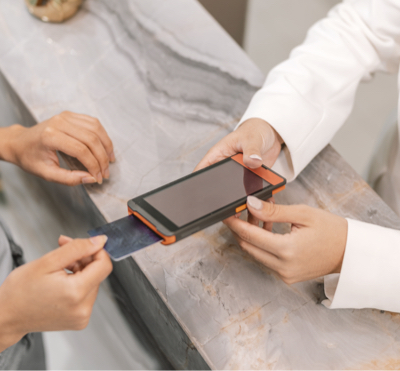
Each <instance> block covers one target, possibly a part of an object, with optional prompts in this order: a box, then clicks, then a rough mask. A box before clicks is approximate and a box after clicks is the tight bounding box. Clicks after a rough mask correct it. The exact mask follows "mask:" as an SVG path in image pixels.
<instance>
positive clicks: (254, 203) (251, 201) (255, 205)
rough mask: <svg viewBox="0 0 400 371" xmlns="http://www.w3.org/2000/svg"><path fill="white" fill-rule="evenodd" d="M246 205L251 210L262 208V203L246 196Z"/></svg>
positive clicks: (255, 198)
mask: <svg viewBox="0 0 400 371" xmlns="http://www.w3.org/2000/svg"><path fill="white" fill-rule="evenodd" d="M247 205H249V206H251V207H252V208H253V209H256V210H261V209H262V207H263V204H262V202H261V201H260V200H259V199H258V198H257V197H254V196H247Z"/></svg>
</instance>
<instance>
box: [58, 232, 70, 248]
mask: <svg viewBox="0 0 400 371" xmlns="http://www.w3.org/2000/svg"><path fill="white" fill-rule="evenodd" d="M71 241H72V238H71V237H68V236H64V235H63V234H61V235H60V237H59V238H58V244H59V245H60V246H61V245H65V244H66V243H68V242H71Z"/></svg>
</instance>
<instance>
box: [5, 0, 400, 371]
mask: <svg viewBox="0 0 400 371" xmlns="http://www.w3.org/2000/svg"><path fill="white" fill-rule="evenodd" d="M0 34H1V37H0V70H1V72H2V73H3V74H4V75H5V77H6V78H7V80H8V81H9V83H10V85H11V86H12V88H13V89H14V90H15V92H16V93H17V94H18V95H19V97H20V98H21V99H22V101H23V102H24V103H25V105H26V107H27V108H28V109H29V111H30V112H31V113H32V115H33V117H34V118H35V119H36V120H37V121H42V120H44V119H46V118H48V117H50V116H52V115H53V114H56V113H59V112H60V111H61V110H66V109H68V110H71V111H76V112H81V113H86V114H90V115H93V116H96V117H98V118H99V119H100V121H101V122H102V123H103V125H104V126H105V127H106V129H107V131H108V132H109V134H110V136H111V138H112V139H113V141H114V144H115V149H116V156H117V162H116V163H115V165H112V166H111V168H110V170H111V178H110V181H108V182H105V184H103V185H102V186H89V187H87V188H86V190H87V192H88V194H89V196H90V198H91V200H92V201H93V202H94V204H95V206H96V207H97V209H98V210H99V211H100V213H101V214H102V215H103V216H104V217H105V219H106V220H108V221H112V220H115V219H117V218H119V217H122V216H124V215H126V213H127V212H126V202H127V201H128V199H130V198H132V197H135V196H137V195H139V194H141V193H143V192H146V191H148V190H150V189H153V188H155V187H157V186H160V185H162V184H165V183H167V182H169V181H171V180H174V179H176V178H178V177H180V176H182V175H185V174H188V173H189V172H191V171H192V169H193V168H194V166H195V165H196V163H197V162H198V161H199V160H200V159H201V158H202V156H203V155H204V154H205V152H206V151H207V149H208V148H210V147H211V146H212V145H213V144H214V143H216V142H217V141H218V140H219V139H220V138H222V137H223V136H224V135H226V134H227V133H228V132H229V131H230V130H232V128H233V127H234V125H235V123H236V122H237V121H238V119H239V118H240V116H241V114H242V113H243V112H244V110H245V108H246V106H247V104H248V102H249V100H250V98H251V96H252V94H253V93H254V92H255V90H256V88H257V86H260V85H261V84H262V82H263V76H262V75H261V73H260V72H259V71H258V69H257V68H256V67H255V66H254V65H253V63H252V62H251V61H250V60H249V59H248V58H247V56H246V55H245V54H244V53H243V51H242V50H241V49H240V48H239V47H238V46H237V45H236V44H235V43H234V42H233V41H232V40H231V39H230V38H229V36H228V35H227V34H226V33H225V32H224V31H223V30H222V29H221V28H220V27H219V26H218V25H217V24H216V22H215V21H214V20H213V19H212V18H211V17H210V16H209V15H208V14H207V13H206V12H205V11H204V10H203V9H202V8H201V6H200V5H199V4H198V3H197V2H196V1H194V0H168V1H163V0H108V1H107V0H87V1H86V2H85V3H84V6H83V9H82V10H81V11H80V12H79V13H78V15H77V16H76V17H74V18H73V19H71V20H70V21H68V22H66V23H64V24H62V25H52V24H44V23H41V22H39V21H38V20H36V19H34V18H32V17H31V16H30V15H29V14H28V13H27V11H26V10H25V8H24V6H23V2H22V1H16V0H13V1H9V0H8V1H5V0H3V1H2V2H0ZM6 124H10V123H6ZM277 199H278V202H282V203H300V202H304V203H307V204H310V205H313V206H318V207H322V208H326V209H329V210H331V211H333V212H336V213H338V214H340V215H344V216H351V217H355V218H358V219H361V220H366V221H370V222H372V223H377V224H381V225H386V226H390V227H394V228H399V227H400V221H399V219H398V218H397V217H396V216H395V214H394V213H393V212H392V211H391V210H390V209H389V208H388V207H387V206H386V205H385V204H384V203H383V202H382V201H381V200H380V199H379V197H377V196H376V195H375V194H374V192H373V191H372V190H371V189H370V188H369V187H368V186H367V185H366V184H365V182H363V180H362V179H361V178H360V177H359V176H358V175H357V174H356V173H355V172H354V171H353V170H352V169H351V168H350V167H349V166H348V165H346V163H345V162H344V161H343V160H342V159H341V158H340V156H339V155H337V153H336V152H335V151H333V150H332V148H330V147H327V148H326V149H325V150H324V151H322V152H321V154H320V155H319V156H317V158H316V159H315V160H314V161H313V162H312V163H311V164H310V165H309V166H308V167H307V168H306V169H305V171H304V172H303V173H302V174H301V176H300V177H299V178H298V179H297V180H296V181H295V182H293V183H291V184H290V185H289V186H288V188H287V190H285V192H284V193H282V194H280V195H279V196H278V197H277ZM133 259H134V260H135V262H136V264H137V266H138V267H139V268H140V270H141V271H142V272H143V273H144V275H145V277H146V278H147V280H148V282H149V283H150V284H151V285H152V287H153V288H154V289H155V292H156V293H157V295H158V296H159V298H160V300H162V302H163V303H164V304H165V308H166V309H167V310H168V311H169V314H171V315H172V316H173V317H174V318H175V320H176V321H177V323H178V324H179V326H180V329H181V330H182V331H183V333H184V334H185V336H187V337H188V338H189V339H190V341H191V343H193V345H194V346H195V347H196V349H197V351H198V352H199V354H200V355H201V356H202V358H203V360H204V361H205V362H206V363H207V364H208V365H209V367H210V368H213V369H227V368H230V369H233V368H240V369H346V368H352V369H355V368H360V369H365V368H379V369H380V368H389V367H397V366H399V365H400V363H399V362H400V361H399V354H400V353H399V351H400V317H399V316H398V315H394V314H390V313H381V312H380V311H376V310H368V309H366V310H328V309H326V308H325V307H323V306H322V305H321V304H320V302H321V300H322V299H323V287H322V286H321V284H319V283H318V282H316V281H309V282H305V283H301V284H296V285H292V286H287V285H285V284H284V283H282V282H281V281H280V280H278V279H276V278H275V277H274V275H273V274H271V272H269V271H268V270H267V269H266V268H264V267H262V266H261V265H259V264H258V263H256V262H255V261H254V260H253V259H251V258H249V257H248V256H247V255H245V254H244V253H242V252H241V251H240V250H239V249H238V247H237V246H236V244H235V242H234V239H233V238H232V236H231V235H230V233H229V231H228V230H227V229H226V228H225V227H224V226H223V225H222V224H217V225H215V226H213V227H210V228H208V229H206V230H204V231H202V232H199V233H197V234H195V235H194V236H192V237H190V238H187V239H185V240H183V241H181V242H179V243H176V244H174V245H170V246H164V245H161V244H156V245H153V246H150V247H148V248H146V249H144V250H142V251H140V252H138V253H136V254H135V255H134V256H133ZM128 283H129V282H128ZM149 310H150V309H149ZM160 313H161V312H160ZM173 336H174V335H173V334H172V333H171V337H173ZM173 341H174V339H171V342H173ZM181 343H182V342H181ZM177 344H178V345H177V347H179V346H180V345H179V344H180V343H179V342H177ZM186 345H187V344H183V343H182V346H186ZM183 350H184V349H183ZM186 351H187V350H186ZM186 365H187V367H190V366H191V364H190V363H188V364H186Z"/></svg>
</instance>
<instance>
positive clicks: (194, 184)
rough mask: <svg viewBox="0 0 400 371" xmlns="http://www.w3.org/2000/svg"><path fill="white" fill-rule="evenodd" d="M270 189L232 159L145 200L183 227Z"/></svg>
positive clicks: (265, 182)
mask: <svg viewBox="0 0 400 371" xmlns="http://www.w3.org/2000/svg"><path fill="white" fill-rule="evenodd" d="M268 186H270V183H268V182H267V181H266V180H264V179H262V178H261V177H259V176H258V175H257V174H254V173H253V172H252V171H250V170H248V169H246V168H245V167H243V166H241V165H240V164H238V163H237V162H236V161H234V160H231V159H229V160H228V161H226V162H222V163H221V164H220V165H217V166H214V167H210V168H208V169H207V170H206V171H200V172H198V173H197V172H196V173H193V174H192V175H191V176H190V177H188V178H186V179H184V180H182V181H180V182H178V183H175V184H173V185H171V186H167V187H163V188H162V189H160V190H157V191H156V192H154V193H151V194H150V195H148V196H146V197H144V200H145V201H146V202H147V203H149V204H150V205H151V206H152V207H154V208H155V209H156V210H157V211H158V212H160V213H161V214H163V215H164V216H165V217H166V218H168V219H169V220H170V221H172V222H173V223H174V224H175V225H177V226H178V227H182V226H184V225H186V224H188V223H191V222H193V221H195V220H197V219H199V218H201V217H203V216H205V215H208V214H210V213H212V212H215V211H217V210H219V209H221V208H223V207H226V206H227V205H230V204H232V203H234V202H236V201H238V200H240V199H242V198H244V197H246V196H248V195H251V194H253V193H255V192H258V191H260V190H262V189H263V188H266V187H268Z"/></svg>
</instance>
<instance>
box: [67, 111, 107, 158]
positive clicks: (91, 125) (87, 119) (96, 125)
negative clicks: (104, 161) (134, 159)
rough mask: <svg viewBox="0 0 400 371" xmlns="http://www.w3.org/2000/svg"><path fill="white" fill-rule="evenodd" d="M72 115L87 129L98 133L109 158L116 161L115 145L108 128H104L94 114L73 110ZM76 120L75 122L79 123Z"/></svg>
mask: <svg viewBox="0 0 400 371" xmlns="http://www.w3.org/2000/svg"><path fill="white" fill-rule="evenodd" d="M71 116H72V117H73V118H74V119H75V120H76V121H79V122H78V124H79V125H81V126H82V127H84V128H85V129H87V130H90V131H91V132H93V133H94V134H96V135H97V136H98V137H99V139H100V141H101V143H102V144H103V146H104V148H105V150H106V152H107V154H108V156H109V159H110V161H111V162H114V161H115V154H114V146H113V143H112V140H111V139H110V137H109V136H108V133H107V131H106V129H104V127H103V125H102V124H101V123H100V121H99V120H98V119H97V118H95V117H92V116H88V115H84V114H81V113H74V112H71ZM76 121H75V123H77V122H76Z"/></svg>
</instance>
